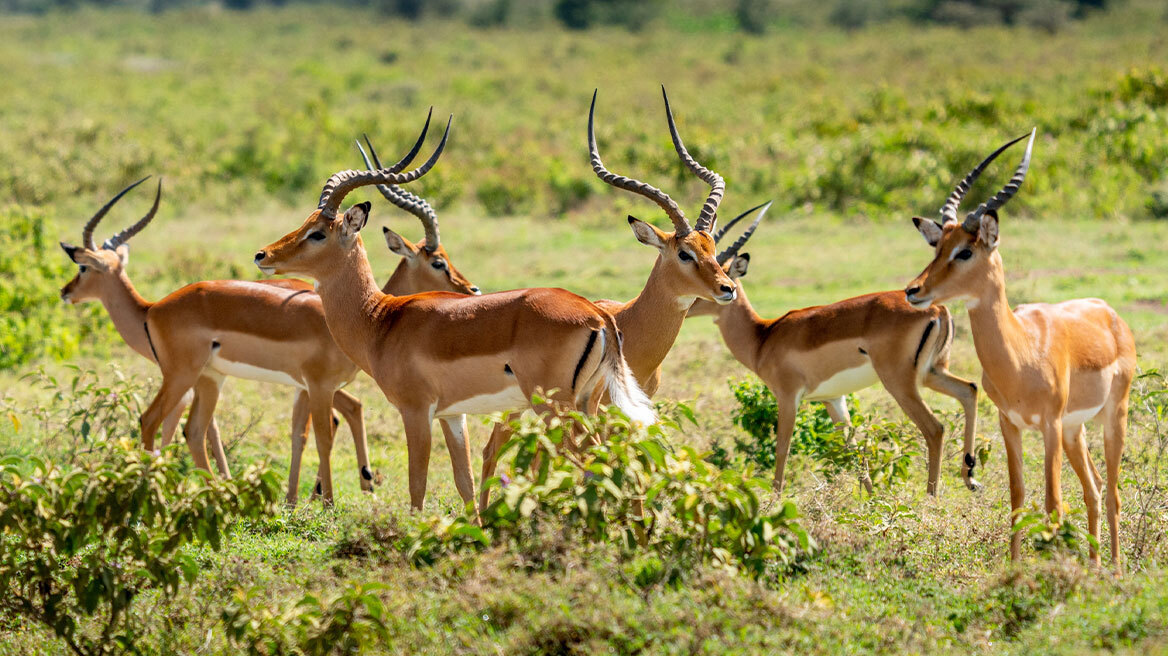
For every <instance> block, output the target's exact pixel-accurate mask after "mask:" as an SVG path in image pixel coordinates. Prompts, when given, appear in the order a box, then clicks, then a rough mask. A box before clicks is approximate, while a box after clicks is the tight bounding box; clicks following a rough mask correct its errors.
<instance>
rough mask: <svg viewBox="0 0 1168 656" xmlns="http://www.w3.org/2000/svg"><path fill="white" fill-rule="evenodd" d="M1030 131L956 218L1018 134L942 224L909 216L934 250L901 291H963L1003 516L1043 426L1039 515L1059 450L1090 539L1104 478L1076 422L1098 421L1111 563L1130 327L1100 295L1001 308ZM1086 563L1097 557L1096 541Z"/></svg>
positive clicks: (1054, 488)
mask: <svg viewBox="0 0 1168 656" xmlns="http://www.w3.org/2000/svg"><path fill="white" fill-rule="evenodd" d="M1035 133H1036V131H1033V130H1032V131H1031V132H1030V135H1029V136H1030V140H1029V142H1028V143H1027V144H1026V152H1025V154H1024V155H1023V156H1022V163H1021V164H1019V165H1018V169H1017V170H1016V171H1015V173H1014V176H1013V177H1012V178H1011V179H1010V181H1009V182H1008V183H1007V184H1006V186H1005V187H1003V188H1002V189H1001V190H1000V191H999V192H998V193H997V194H995V195H994V196H993V197H992V198H990V199H989V200H988V201H986V202H985V203H982V204H981V205H979V206H978V207H977V209H975V210H973V211H972V212H970V213H968V214H967V215H966V216H965V219H964V220H961V221H959V220H958V219H957V208H958V207H959V205H960V204H961V201H962V199H963V198H964V197H965V194H966V193H968V191H969V188H970V186H971V185H972V184H973V182H974V181H975V180H976V179H977V178H978V176H979V175H981V172H982V171H983V170H984V169H985V168H986V166H988V165H989V163H990V162H992V161H993V160H994V159H995V158H996V157H997V156H998V155H1000V154H1001V153H1002V152H1003V151H1004V150H1006V149H1007V148H1009V147H1010V146H1012V145H1014V144H1015V143H1017V142H1019V141H1021V140H1022V139H1025V138H1026V135H1023V136H1021V137H1019V138H1017V139H1015V140H1013V141H1011V142H1009V143H1007V144H1006V145H1004V146H1002V147H1001V148H999V149H998V150H996V151H994V152H993V153H992V154H991V155H990V156H989V157H987V158H986V159H985V160H984V161H982V162H981V164H978V165H977V166H976V167H975V168H974V169H973V170H972V171H971V172H970V173H969V174H968V175H966V176H965V178H964V179H963V180H962V181H961V182H960V183H959V184H958V185H957V188H956V189H954V190H953V193H952V194H950V195H949V198H948V200H947V201H946V203H945V205H944V207H942V209H941V216H942V218H943V221H942V222H941V223H937V222H935V221H930V220H928V219H921V218H914V219H913V223H914V224H916V227H917V230H919V231H920V233H921V234H922V235H923V236H924V237H925V241H927V242H928V243H929V245H930V246H932V247H933V248H934V250H935V255H934V257H933V260H932V262H930V263H929V265H928V266H927V267H925V270H924V271H923V272H921V274H920V275H919V276H917V277H916V278H915V279H914V280H913V281H912V282H911V283H909V285H908V287H906V288H905V290H904V293H905V297H906V298H907V299H908V302H909V303H912V304H913V305H914V306H917V307H922V308H923V307H929V306H932V305H939V304H942V303H945V302H946V301H950V300H955V299H965V305H966V308H968V310H969V323H970V327H971V329H972V332H973V345H974V348H975V349H976V351H977V358H978V360H979V361H980V362H981V366H982V387H983V388H984V389H985V391H986V394H988V395H989V397H990V400H992V401H993V402H994V405H996V406H997V407H998V421H999V423H1000V424H1001V429H1002V439H1003V441H1004V442H1005V444H1006V465H1007V468H1008V469H1009V474H1010V506H1011V508H1012V509H1013V511H1014V514H1013V515H1012V519H1011V522H1013V521H1015V520H1016V518H1017V512H1018V509H1019V508H1021V507H1022V502H1023V500H1024V499H1025V496H1026V490H1025V486H1024V483H1023V480H1022V430H1023V429H1026V428H1030V429H1034V430H1037V431H1039V432H1041V433H1042V437H1043V443H1044V446H1045V450H1046V462H1045V468H1044V471H1045V478H1046V511H1047V513H1055V514H1061V512H1062V507H1063V503H1062V488H1061V486H1060V473H1061V471H1060V470H1061V467H1062V450H1063V449H1064V448H1065V449H1066V452H1067V460H1069V461H1070V463H1071V468H1072V469H1074V471H1075V474H1076V475H1077V476H1078V477H1079V482H1080V483H1081V484H1082V487H1083V502H1084V504H1085V505H1086V506H1087V524H1088V529H1089V530H1090V532H1091V535H1092V536H1094V537H1095V538H1096V539H1098V537H1099V502H1100V493H1099V488H1100V487H1102V485H1103V479H1102V477H1101V476H1100V475H1099V471H1098V470H1097V469H1096V468H1095V463H1094V462H1092V460H1091V455H1090V453H1089V452H1088V450H1087V442H1086V440H1085V439H1084V437H1083V424H1084V423H1085V422H1088V421H1099V422H1101V423H1102V424H1103V452H1104V457H1105V459H1106V463H1107V523H1108V526H1109V528H1110V531H1111V562H1112V565H1113V566H1114V567H1115V569H1116V571H1117V572H1118V571H1119V570H1120V558H1119V487H1118V486H1119V465H1120V458H1121V456H1122V455H1123V442H1124V437H1125V433H1126V432H1127V404H1128V394H1129V392H1130V388H1131V381H1132V377H1133V376H1134V375H1135V368H1136V348H1135V342H1134V340H1133V338H1132V333H1131V330H1130V329H1129V328H1128V326H1127V324H1126V323H1125V322H1124V321H1123V319H1121V318H1120V317H1119V315H1118V314H1117V313H1116V312H1115V310H1113V309H1111V307H1110V306H1108V305H1107V303H1105V302H1104V301H1102V300H1099V299H1096V298H1091V299H1078V300H1072V301H1064V302H1062V303H1054V304H1047V303H1032V304H1026V305H1020V306H1018V307H1017V308H1015V309H1014V310H1013V311H1011V310H1010V304H1009V301H1008V300H1007V298H1006V276H1005V272H1004V270H1003V268H1002V256H1001V254H1000V253H999V252H998V210H1000V209H1001V208H1002V206H1003V205H1005V204H1006V202H1007V201H1009V200H1010V199H1011V198H1012V197H1013V196H1014V194H1016V193H1017V192H1018V188H1019V187H1020V186H1021V185H1022V181H1023V180H1025V178H1026V171H1027V169H1028V168H1029V166H1030V155H1031V152H1032V150H1033V148H1034V136H1035ZM1021 546H1022V535H1021V533H1018V532H1014V533H1013V534H1012V536H1011V539H1010V556H1011V557H1012V558H1013V559H1017V558H1018V557H1019V554H1020V551H1021ZM1091 559H1092V561H1093V562H1094V563H1098V562H1099V554H1098V551H1097V549H1096V548H1095V547H1094V545H1093V546H1092V548H1091Z"/></svg>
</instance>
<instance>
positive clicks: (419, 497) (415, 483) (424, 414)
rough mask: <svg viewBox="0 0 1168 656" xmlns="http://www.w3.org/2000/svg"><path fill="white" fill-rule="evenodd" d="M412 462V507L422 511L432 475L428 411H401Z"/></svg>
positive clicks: (407, 447)
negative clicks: (428, 477) (428, 480)
mask: <svg viewBox="0 0 1168 656" xmlns="http://www.w3.org/2000/svg"><path fill="white" fill-rule="evenodd" d="M401 415H402V424H403V426H404V427H405V431H406V449H407V451H408V452H409V460H410V506H411V507H413V509H414V510H421V509H422V504H423V503H424V502H425V500H426V477H427V476H428V475H429V473H430V446H431V443H432V441H433V436H432V435H431V433H430V421H431V419H430V412H429V410H428V409H422V410H409V409H405V410H402V411H401Z"/></svg>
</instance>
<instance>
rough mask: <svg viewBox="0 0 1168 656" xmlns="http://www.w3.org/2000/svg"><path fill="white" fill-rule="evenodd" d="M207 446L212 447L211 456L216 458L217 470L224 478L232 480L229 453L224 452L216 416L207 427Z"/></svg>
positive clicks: (213, 416)
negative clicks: (228, 459)
mask: <svg viewBox="0 0 1168 656" xmlns="http://www.w3.org/2000/svg"><path fill="white" fill-rule="evenodd" d="M207 446H209V447H211V456H212V457H213V458H215V468H216V469H218V470H219V474H220V475H221V476H222V477H223V478H231V467H230V466H228V464H227V452H226V451H224V450H223V436H222V435H220V434H219V422H217V421H215V415H211V423H210V424H208V425H207Z"/></svg>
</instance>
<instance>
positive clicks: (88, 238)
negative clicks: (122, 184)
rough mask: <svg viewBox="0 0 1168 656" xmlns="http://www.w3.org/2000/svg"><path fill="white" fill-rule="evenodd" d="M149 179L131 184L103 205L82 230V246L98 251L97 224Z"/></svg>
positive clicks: (148, 177)
mask: <svg viewBox="0 0 1168 656" xmlns="http://www.w3.org/2000/svg"><path fill="white" fill-rule="evenodd" d="M149 179H150V176H146V177H145V178H142V179H141V180H139V181H137V182H135V183H133V184H131V185H130V186H129V187H126V188H125V189H123V190H121V191H119V192H118V195H117V196H114V197H113V198H111V199H110V201H109V202H108V203H106V204H105V205H102V207H101V209H100V210H98V211H97V214H94V215H93V218H91V219H90V220H89V221H87V222H86V223H85V227H84V228H82V229H81V245H82V246H84V247H85V248H88V249H89V250H91V251H95V250H97V246H96V245H95V244H94V243H93V230H94V228H96V227H97V224H99V223H101V220H102V219H103V218H105V215H106V213H107V212H109V211H110V208H111V207H113V206H114V204H115V203H117V202H118V201H119V200H121V199H122V196H125V195H126V194H127V193H129V191H130V190H131V189H133V188H134V187H137V186H138V185H140V184H142V183H143V182H146V181H147V180H149Z"/></svg>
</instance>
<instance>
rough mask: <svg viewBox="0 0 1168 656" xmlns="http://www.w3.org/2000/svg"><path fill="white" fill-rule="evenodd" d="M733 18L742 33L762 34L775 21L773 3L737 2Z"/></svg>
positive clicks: (768, 0) (749, 0)
mask: <svg viewBox="0 0 1168 656" xmlns="http://www.w3.org/2000/svg"><path fill="white" fill-rule="evenodd" d="M734 18H735V19H737V20H738V28H739V29H741V30H742V31H743V32H749V33H750V34H762V33H764V32H766V31H767V28H768V27H769V26H770V23H771V22H772V21H774V19H775V8H774V3H773V2H772V0H737V1H736V2H735V5H734Z"/></svg>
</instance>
